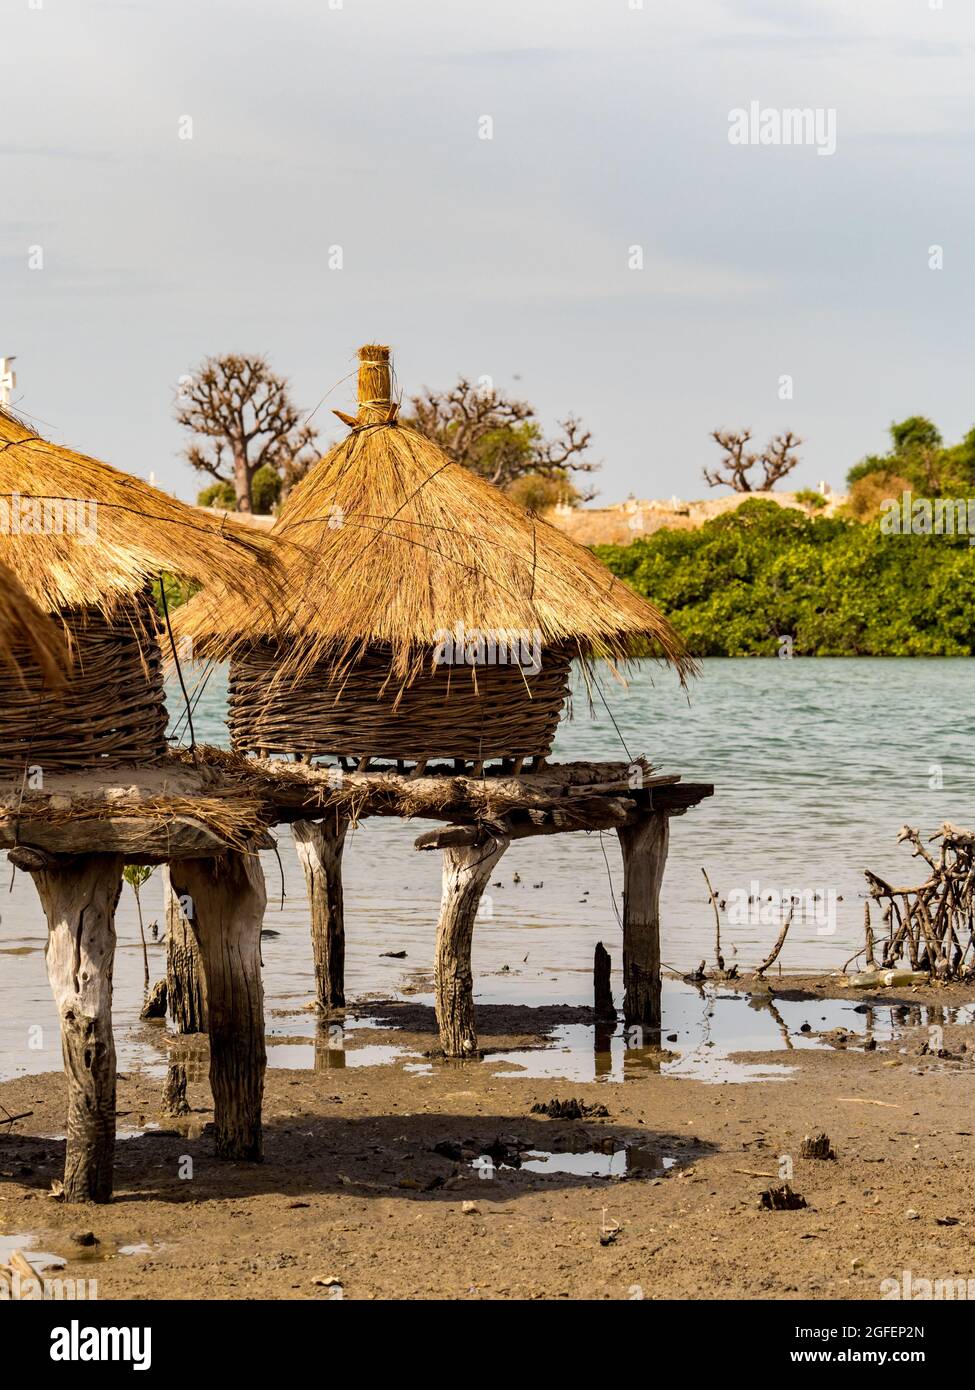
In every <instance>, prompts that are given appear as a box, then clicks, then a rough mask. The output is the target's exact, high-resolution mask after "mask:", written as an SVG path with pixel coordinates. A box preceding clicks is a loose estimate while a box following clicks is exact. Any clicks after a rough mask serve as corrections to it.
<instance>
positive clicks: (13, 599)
mask: <svg viewBox="0 0 975 1390" xmlns="http://www.w3.org/2000/svg"><path fill="white" fill-rule="evenodd" d="M67 660H68V652H67V647H66V646H65V642H64V637H63V634H62V633H61V632H60V631H59V629H58V627H57V625H56V624H55V623H54V622H53V621H52V620H51V619H50V618H49V617H48V616H47V614H46V613H42V612H41V611H40V609H39V608H38V607H36V605H35V604H34V603H33V602H32V601H31V599H30V598H28V596H27V594H26V593H25V592H24V589H23V587H22V585H21V584H20V581H19V580H18V579H17V578H16V576H15V575H13V574H12V573H11V572H10V570H9V569H8V568H7V566H6V565H3V564H0V666H5V667H6V668H7V669H8V670H13V671H14V673H15V674H16V675H17V676H21V675H22V674H23V672H24V667H25V665H27V664H28V663H30V664H33V665H34V666H36V667H38V668H39V669H40V671H41V674H42V675H43V677H44V683H45V685H46V686H48V687H49V688H55V687H57V686H59V685H60V684H61V683H62V681H63V667H64V666H65V665H66V664H67Z"/></svg>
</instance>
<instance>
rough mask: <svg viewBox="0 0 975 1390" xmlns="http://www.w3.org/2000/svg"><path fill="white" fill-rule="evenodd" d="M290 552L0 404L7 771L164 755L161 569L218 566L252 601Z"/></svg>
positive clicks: (1, 712)
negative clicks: (155, 594) (9, 647)
mask: <svg viewBox="0 0 975 1390" xmlns="http://www.w3.org/2000/svg"><path fill="white" fill-rule="evenodd" d="M281 553H282V551H281V547H280V546H276V545H275V544H274V543H273V542H271V541H270V540H269V539H268V537H267V536H266V535H264V534H262V533H260V532H255V531H251V530H248V529H245V528H243V527H240V526H236V525H234V524H233V523H226V522H222V521H220V522H218V521H216V520H210V519H209V518H208V517H206V516H205V514H202V513H200V512H198V511H196V510H195V509H194V508H192V507H187V506H185V505H184V504H183V503H181V502H177V501H175V500H174V499H173V498H171V497H167V496H166V495H165V493H162V492H159V491H157V490H156V489H155V488H153V487H150V486H149V485H148V484H147V483H144V482H141V481H140V480H139V479H137V478H132V477H129V476H127V475H126V474H124V473H119V472H117V471H116V470H115V469H114V468H111V467H109V466H108V465H107V464H104V463H99V462H98V461H97V460H95V459H91V458H87V457H85V456H84V455H82V454H77V453H75V452H74V451H72V450H70V449H65V448H61V447H60V446H57V445H54V444H51V443H48V442H47V441H46V440H44V439H41V438H40V437H39V436H38V435H37V434H36V433H35V432H34V430H32V429H31V428H30V427H29V426H27V425H25V424H24V423H23V422H22V421H20V420H18V419H17V418H15V417H14V416H13V415H10V414H9V413H7V412H5V411H0V566H2V570H0V585H2V593H0V652H2V651H3V650H4V644H3V631H2V630H3V626H4V624H5V623H6V624H7V625H8V630H10V632H11V637H13V636H14V635H15V634H14V632H13V629H9V622H10V616H11V611H12V610H11V604H16V598H15V597H14V595H19V597H20V605H19V608H18V609H16V610H14V612H15V615H19V619H20V638H21V640H20V641H19V644H17V655H16V656H15V658H14V659H13V660H12V661H8V662H7V669H4V668H3V667H2V666H0V771H3V770H7V771H12V770H16V771H20V770H21V769H22V768H23V767H24V766H25V765H31V766H33V765H36V766H38V767H41V768H43V769H44V770H46V771H58V770H61V771H67V770H75V769H86V768H94V767H98V766H100V765H104V764H115V763H121V762H152V761H154V760H157V759H158V758H159V757H161V756H162V755H163V754H164V753H165V751H166V741H165V731H166V722H167V718H166V706H165V696H164V689H163V676H162V654H161V651H160V646H159V622H158V617H157V614H156V610H155V606H154V604H153V602H152V598H151V594H150V585H151V582H152V581H153V580H154V579H155V578H156V577H157V576H158V575H159V574H160V572H161V571H163V570H167V571H171V572H173V573H175V574H178V575H181V576H185V577H189V578H193V579H197V580H201V581H202V580H206V579H211V578H213V577H217V578H218V579H220V580H221V581H222V582H223V583H224V584H225V585H227V586H230V587H233V588H235V589H237V590H238V591H242V592H244V593H247V594H249V595H250V596H251V601H254V598H253V596H254V594H255V591H259V592H262V593H264V594H265V595H266V596H267V599H268V601H273V600H274V598H275V596H276V595H277V594H278V592H279V589H278V586H279V583H280V580H279V577H278V559H277V557H278V555H280V554H281ZM8 575H9V576H10V580H9V582H8V583H3V580H4V579H5V578H6V576H8ZM13 586H16V588H14V587H13ZM4 611H6V612H7V618H6V619H5V618H4ZM48 615H53V616H54V620H55V621H54V622H52V619H51V617H50V616H48ZM25 629H26V631H25ZM24 639H26V640H24ZM65 647H66V650H67V661H66V664H67V667H68V670H67V680H66V683H65V684H64V685H63V687H61V688H58V682H57V679H56V675H57V668H56V661H55V658H56V654H57V653H58V651H59V650H60V651H61V653H62V657H63V655H64V649H65Z"/></svg>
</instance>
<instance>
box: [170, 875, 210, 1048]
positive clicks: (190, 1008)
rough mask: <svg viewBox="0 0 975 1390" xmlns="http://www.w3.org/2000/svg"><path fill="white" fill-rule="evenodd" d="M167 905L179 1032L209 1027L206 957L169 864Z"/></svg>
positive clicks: (173, 1016) (172, 999)
mask: <svg viewBox="0 0 975 1390" xmlns="http://www.w3.org/2000/svg"><path fill="white" fill-rule="evenodd" d="M162 880H163V895H164V899H165V907H166V999H167V1007H168V1009H169V1016H170V1018H171V1019H172V1020H173V1026H174V1028H175V1029H176V1032H177V1033H205V1032H206V1031H207V997H206V981H205V980H204V978H203V961H202V959H201V957H200V948H199V947H198V946H197V944H196V938H195V937H194V935H193V930H192V928H191V926H190V924H189V922H188V921H187V919H186V914H185V913H184V911H183V907H182V904H181V903H180V900H179V897H178V896H177V894H176V893H175V892H174V891H173V882H172V876H171V874H170V871H169V865H168V864H164V865H163V867H162Z"/></svg>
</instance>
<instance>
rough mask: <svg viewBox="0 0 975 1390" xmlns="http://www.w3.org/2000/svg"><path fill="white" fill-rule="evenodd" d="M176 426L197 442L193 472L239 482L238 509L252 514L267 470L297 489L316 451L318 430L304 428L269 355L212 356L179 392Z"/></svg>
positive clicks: (192, 448) (190, 453)
mask: <svg viewBox="0 0 975 1390" xmlns="http://www.w3.org/2000/svg"><path fill="white" fill-rule="evenodd" d="M175 414H176V419H177V421H178V422H179V423H180V424H181V425H183V426H184V428H186V429H188V430H190V431H191V432H192V433H193V435H195V436H196V438H195V439H194V440H193V441H192V442H191V443H190V444H188V445H187V447H186V460H187V462H188V463H189V464H190V466H191V467H193V468H196V469H197V470H199V471H200V472H201V473H208V474H209V475H210V476H211V477H212V478H216V479H217V480H218V481H221V482H230V483H233V485H234V490H235V492H236V496H237V510H238V511H241V512H249V511H252V510H253V494H252V485H253V481H254V474H255V473H256V472H257V470H258V469H259V468H263V467H267V468H270V469H271V470H272V471H273V472H275V473H277V474H278V475H279V477H281V478H282V480H283V481H284V484H285V485H286V486H287V485H290V483H293V482H294V481H295V480H296V478H297V476H300V475H301V474H303V473H304V472H305V471H307V469H308V467H309V466H310V464H311V463H312V462H313V460H314V458H315V456H316V454H315V451H314V450H313V449H312V444H313V442H314V439H315V430H314V429H312V428H311V427H310V426H308V425H306V424H303V423H302V420H301V414H300V412H299V410H298V408H297V407H296V406H295V405H294V404H293V402H292V400H291V398H290V394H289V386H288V382H287V381H286V379H285V378H284V377H281V376H278V375H277V373H275V372H273V371H272V370H271V368H270V366H269V365H268V363H267V361H266V359H265V358H263V357H259V356H244V355H241V354H237V353H228V354H227V355H226V356H224V357H207V358H206V359H205V360H204V361H203V363H202V364H201V365H200V367H199V368H198V369H197V370H196V371H195V372H194V373H193V374H192V375H191V376H189V377H188V378H184V380H183V381H182V383H181V385H180V388H179V390H178V392H177V395H176V402H175Z"/></svg>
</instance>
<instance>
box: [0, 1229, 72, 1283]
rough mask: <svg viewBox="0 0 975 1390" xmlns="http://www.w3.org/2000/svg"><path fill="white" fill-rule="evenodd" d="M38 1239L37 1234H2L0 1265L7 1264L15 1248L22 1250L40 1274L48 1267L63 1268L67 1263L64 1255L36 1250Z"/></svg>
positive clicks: (0, 1238)
mask: <svg viewBox="0 0 975 1390" xmlns="http://www.w3.org/2000/svg"><path fill="white" fill-rule="evenodd" d="M36 1240H37V1236H35V1235H19V1236H0V1265H2V1264H6V1263H7V1261H8V1260H9V1259H10V1256H11V1255H12V1254H13V1252H14V1251H15V1250H19V1251H20V1253H21V1254H22V1255H23V1257H24V1259H25V1260H27V1262H28V1264H30V1265H32V1266H33V1268H34V1269H35V1270H36V1271H37V1273H38V1274H43V1272H44V1270H46V1269H61V1268H63V1266H64V1265H66V1264H67V1260H65V1258H64V1256H63V1255H55V1254H54V1253H53V1252H52V1251H50V1250H35V1249H34V1242H35V1241H36ZM24 1277H25V1278H26V1275H25V1276H24Z"/></svg>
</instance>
